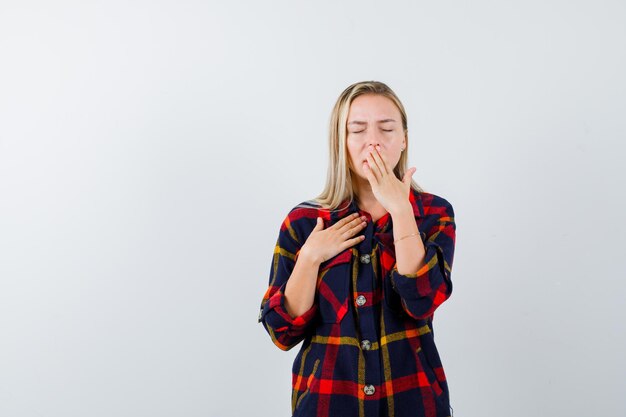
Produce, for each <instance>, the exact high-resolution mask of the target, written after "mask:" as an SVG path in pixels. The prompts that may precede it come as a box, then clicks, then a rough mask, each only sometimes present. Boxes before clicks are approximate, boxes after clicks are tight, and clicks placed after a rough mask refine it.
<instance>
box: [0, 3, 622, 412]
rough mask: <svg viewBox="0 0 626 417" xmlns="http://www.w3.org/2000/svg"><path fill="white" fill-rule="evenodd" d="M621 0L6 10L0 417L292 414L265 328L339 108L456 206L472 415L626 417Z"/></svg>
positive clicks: (463, 381)
mask: <svg viewBox="0 0 626 417" xmlns="http://www.w3.org/2000/svg"><path fill="white" fill-rule="evenodd" d="M625 21H626V5H625V4H624V2H622V1H599V0H595V1H552V0H547V1H546V0H541V1H516V2H512V1H478V0H477V1H473V2H461V1H446V2H435V1H429V2H426V1H417V2H414V1H406V2H393V1H391V2H385V3H383V2H373V1H363V0H360V1H344V2H337V1H334V2H331V1H316V2H297V1H283V2H277V1H275V2H267V1H266V2H261V1H248V2H207V1H141V2H140V1H134V2H128V1H110V0H109V1H104V0H103V1H97V2H95V1H91V2H86V1H73V2H72V1H56V2H43V1H40V2H32V1H19V2H18V1H1V2H0V60H1V61H0V415H2V416H3V417H26V416H28V417H31V416H32V417H41V416H59V417H73V416H76V417H84V416H90V417H100V416H116V417H117V416H129V417H130V416H132V417H136V416H150V417H156V416H216V417H231V416H288V415H289V411H290V402H291V397H290V388H291V364H292V361H293V358H294V357H295V355H296V352H297V350H298V349H299V347H300V346H297V347H296V348H294V349H292V350H291V351H289V352H283V351H281V350H279V349H278V348H277V347H276V346H274V345H273V344H272V342H271V339H270V337H269V335H268V334H267V333H266V332H265V330H264V329H263V327H262V325H261V324H259V323H257V315H258V311H259V307H260V302H261V299H262V296H263V294H264V293H265V290H266V287H267V284H268V279H269V272H270V265H271V259H272V253H273V249H274V244H275V242H276V238H277V236H278V228H279V225H280V222H281V221H282V219H283V218H284V217H285V215H286V214H287V213H288V211H289V210H290V209H291V208H292V207H293V206H295V205H296V204H298V203H300V202H302V201H304V200H307V199H310V198H312V197H314V196H315V195H317V194H318V193H319V192H320V191H321V189H322V186H323V184H324V180H325V175H326V167H327V158H328V155H327V140H328V132H327V126H328V121H329V116H330V111H331V108H332V106H333V104H334V101H335V100H336V98H337V96H338V95H339V93H340V92H341V91H342V90H343V89H344V88H345V87H347V86H348V85H349V84H352V83H353V82H356V81H362V80H372V79H373V80H380V81H383V82H385V83H387V84H388V85H389V86H390V87H391V88H392V89H394V91H395V92H396V93H397V94H398V95H399V97H400V99H401V100H402V101H403V102H404V104H405V106H406V109H407V112H408V116H409V141H410V153H409V159H410V161H409V162H410V166H415V167H417V172H416V173H415V174H414V177H413V178H414V179H415V180H416V181H417V183H418V184H420V185H421V186H422V187H424V189H425V190H426V191H428V192H431V193H434V194H437V195H440V196H443V197H444V198H446V199H448V201H450V203H451V204H452V205H453V207H454V209H455V214H456V218H455V220H456V222H457V242H456V252H455V258H454V266H453V272H452V279H453V282H454V291H453V294H452V296H451V298H450V299H449V300H448V301H447V302H446V303H444V304H443V305H442V306H441V307H440V308H439V309H438V310H437V313H436V314H435V323H434V327H435V334H436V342H437V345H438V348H439V351H440V354H441V357H442V360H443V364H444V368H445V372H446V375H447V377H448V382H449V387H450V396H451V405H452V407H453V408H454V412H455V416H456V417H485V416H502V415H506V416H508V417H517V416H519V417H527V416H551V417H553V416H568V417H571V416H580V417H588V416H603V417H619V416H624V415H626V401H625V400H624V397H623V395H624V393H625V392H626V382H625V381H624V376H625V375H626V359H625V358H624V352H625V351H626V340H625V337H626V336H625V334H626V332H625V330H626V326H625V325H624V317H625V316H626V315H625V308H624V291H625V290H626V284H625V283H624V279H625V278H626V267H625V266H624V237H625V228H626V226H625V224H624V222H623V221H622V217H623V215H624V213H625V212H626V198H625V197H626V196H625V191H624V185H625V184H624V183H625V181H624V179H625V178H626V172H625V169H624V157H625V153H624V149H625V146H624V140H625V139H626V117H624V116H625V115H626V95H625V93H626V91H625V87H626V82H625V77H624V74H626V25H624V22H625Z"/></svg>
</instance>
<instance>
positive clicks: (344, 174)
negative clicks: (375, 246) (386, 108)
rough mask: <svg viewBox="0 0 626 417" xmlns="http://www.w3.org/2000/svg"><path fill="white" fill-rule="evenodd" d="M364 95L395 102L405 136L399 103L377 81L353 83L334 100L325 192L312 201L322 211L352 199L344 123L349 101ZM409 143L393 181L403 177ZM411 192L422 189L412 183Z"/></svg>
mask: <svg viewBox="0 0 626 417" xmlns="http://www.w3.org/2000/svg"><path fill="white" fill-rule="evenodd" d="M363 94H378V95H381V96H384V97H387V98H388V99H390V100H391V101H393V102H394V104H395V105H396V107H397V108H398V110H399V111H400V115H401V116H402V128H403V129H404V134H405V136H406V135H407V132H408V127H407V126H408V125H407V117H406V111H405V110H404V106H403V105H402V102H400V99H399V98H398V96H396V94H395V93H394V92H393V91H392V90H391V88H389V87H388V86H387V85H386V84H384V83H382V82H379V81H362V82H358V83H354V84H352V85H351V86H349V87H348V88H346V89H345V90H344V91H343V92H342V93H341V94H340V95H339V98H338V99H337V102H336V103H335V107H334V108H333V111H332V113H331V117H330V135H329V141H328V146H329V147H328V150H329V156H330V159H329V162H328V173H327V176H326V185H325V186H324V190H323V191H322V192H321V193H320V194H319V195H318V196H317V197H315V198H314V199H313V201H314V202H315V203H317V204H319V205H321V206H322V207H323V208H325V209H329V210H333V211H334V210H336V209H337V210H340V209H342V208H339V205H340V204H341V203H342V202H343V201H344V200H346V199H348V204H349V203H350V201H352V200H353V199H354V197H355V193H354V189H353V185H352V173H351V172H350V168H349V161H350V158H349V157H348V150H347V148H346V136H347V135H346V123H347V119H348V112H349V111H350V105H351V104H352V101H353V100H354V99H355V98H357V97H358V96H361V95H363ZM408 151H409V141H408V137H407V141H406V147H405V149H404V151H403V152H402V153H401V155H400V160H399V161H398V164H397V165H396V167H395V168H394V169H393V172H394V173H395V175H396V177H397V178H398V179H400V180H402V178H403V177H404V174H405V173H406V171H407V168H408V167H407V165H408V157H407V155H408ZM411 188H412V189H414V190H416V191H418V192H423V190H422V188H421V187H420V186H419V185H417V183H416V182H415V181H414V180H413V179H411Z"/></svg>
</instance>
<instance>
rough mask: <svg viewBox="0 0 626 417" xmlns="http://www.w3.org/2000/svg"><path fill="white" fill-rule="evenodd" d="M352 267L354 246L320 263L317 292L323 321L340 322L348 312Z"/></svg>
mask: <svg viewBox="0 0 626 417" xmlns="http://www.w3.org/2000/svg"><path fill="white" fill-rule="evenodd" d="M351 269H352V248H348V249H346V250H344V251H343V252H340V253H339V254H338V255H337V256H335V257H333V258H330V259H329V260H328V261H326V262H323V263H322V264H321V265H320V269H319V274H318V289H317V294H318V303H319V311H320V316H321V320H322V322H324V323H339V322H341V320H342V319H343V318H344V317H345V315H346V313H347V312H348V308H349V304H348V300H349V296H350V275H351Z"/></svg>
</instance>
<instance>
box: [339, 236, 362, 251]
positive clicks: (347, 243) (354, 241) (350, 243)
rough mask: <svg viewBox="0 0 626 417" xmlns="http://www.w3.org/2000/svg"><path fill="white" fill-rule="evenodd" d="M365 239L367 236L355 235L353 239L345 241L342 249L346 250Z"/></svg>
mask: <svg viewBox="0 0 626 417" xmlns="http://www.w3.org/2000/svg"><path fill="white" fill-rule="evenodd" d="M364 239H365V236H363V235H361V236H357V237H353V238H352V239H348V240H346V241H345V242H343V244H342V245H341V246H342V249H341V250H346V249H348V248H351V247H352V246H354V245H356V244H357V243H361V242H362V241H363V240H364Z"/></svg>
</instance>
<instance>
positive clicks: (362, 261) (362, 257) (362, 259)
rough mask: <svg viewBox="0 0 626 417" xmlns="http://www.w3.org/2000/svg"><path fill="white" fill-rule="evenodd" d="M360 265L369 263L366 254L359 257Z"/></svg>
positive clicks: (368, 257)
mask: <svg viewBox="0 0 626 417" xmlns="http://www.w3.org/2000/svg"><path fill="white" fill-rule="evenodd" d="M361 263H362V264H368V263H370V256H369V255H368V254H365V255H361Z"/></svg>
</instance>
